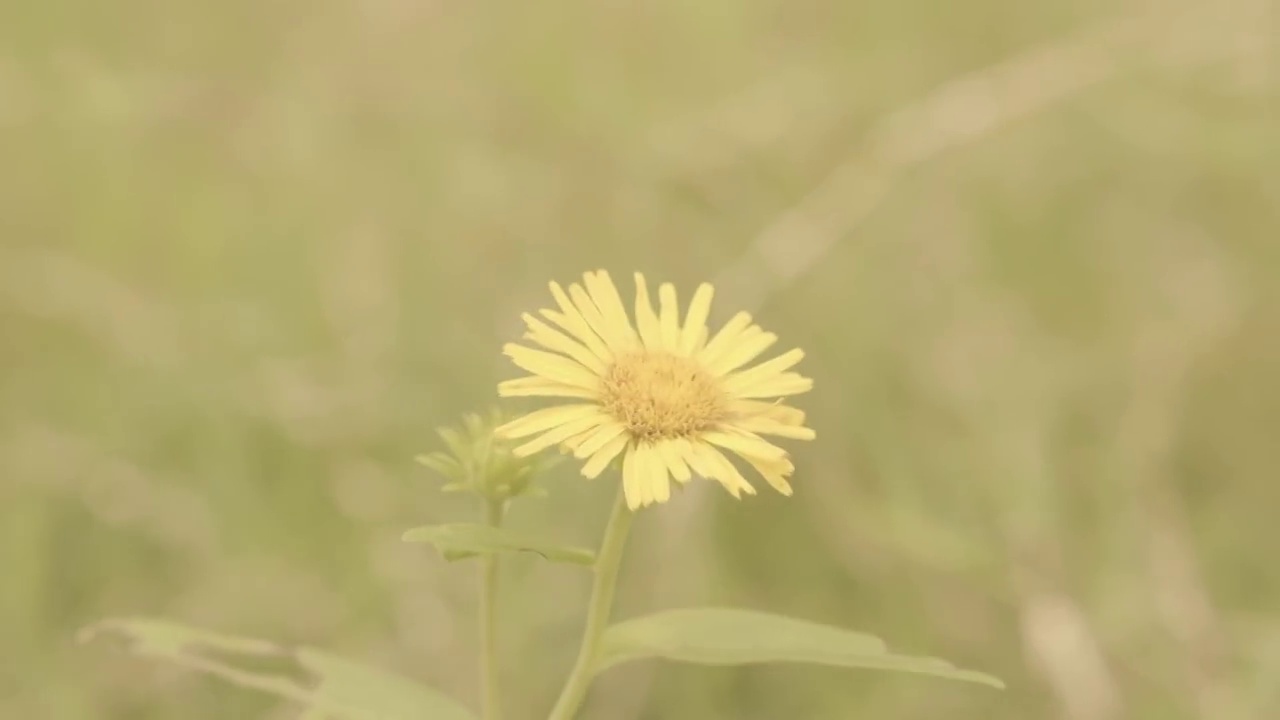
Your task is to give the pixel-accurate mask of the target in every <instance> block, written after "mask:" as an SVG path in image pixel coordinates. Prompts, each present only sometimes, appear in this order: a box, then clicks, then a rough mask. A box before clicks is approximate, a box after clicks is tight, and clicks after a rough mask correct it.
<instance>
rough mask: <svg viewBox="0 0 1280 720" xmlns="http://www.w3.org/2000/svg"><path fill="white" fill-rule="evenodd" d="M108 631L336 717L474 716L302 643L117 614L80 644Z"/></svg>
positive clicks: (165, 657) (451, 719)
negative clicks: (282, 642) (283, 642)
mask: <svg viewBox="0 0 1280 720" xmlns="http://www.w3.org/2000/svg"><path fill="white" fill-rule="evenodd" d="M99 637H108V638H114V639H116V640H118V641H123V642H124V643H125V644H126V647H127V649H128V650H129V651H130V652H133V653H134V654H137V655H141V656H144V657H149V658H154V659H157V660H162V661H166V662H170V663H173V664H176V665H179V666H182V667H185V668H188V669H190V670H195V671H197V672H202V673H206V674H209V675H213V676H216V677H219V678H221V679H223V680H226V681H228V682H230V683H232V684H235V685H239V686H240V687H246V688H251V689H254V690H258V691H261V692H265V693H268V694H271V695H275V696H276V697H280V698H285V699H287V700H292V701H294V702H297V703H300V704H302V705H304V706H305V707H306V708H308V710H310V711H311V714H312V716H313V717H322V716H323V717H331V718H335V719H338V718H340V719H341V720H419V719H420V718H432V719H433V720H475V716H474V715H473V714H472V713H471V712H470V711H468V710H467V709H466V708H464V707H463V706H461V705H459V704H458V703H456V702H455V701H453V700H452V699H450V698H448V697H446V696H445V695H443V694H441V693H439V692H437V691H435V690H433V689H431V688H429V687H426V686H423V685H419V684H417V683H415V682H412V681H410V680H407V679H405V678H403V677H401V676H399V675H395V674H391V673H387V672H384V671H382V670H379V669H377V668H374V667H371V666H369V665H364V664H362V663H358V662H353V661H351V660H346V659H343V658H341V657H338V656H336V655H332V654H329V653H327V652H323V651H321V650H316V649H314V648H309V647H285V646H282V645H278V644H276V643H272V642H268V641H266V640H259V639H256V638H244V637H235V636H231V635H222V634H220V633H214V632H210V631H208V630H201V629H199V628H193V627H189V626H186V625H179V624H177V623H172V622H168V621H166V620H158V619H151V618H117V619H111V620H104V621H102V622H100V623H98V624H96V625H93V626H91V627H88V628H85V629H84V630H82V631H81V633H80V640H81V642H87V641H89V640H92V639H95V638H99Z"/></svg>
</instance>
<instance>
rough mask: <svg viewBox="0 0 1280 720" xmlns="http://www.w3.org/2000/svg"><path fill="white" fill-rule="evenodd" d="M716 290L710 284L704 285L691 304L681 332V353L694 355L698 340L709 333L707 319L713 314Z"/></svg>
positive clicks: (699, 288)
mask: <svg viewBox="0 0 1280 720" xmlns="http://www.w3.org/2000/svg"><path fill="white" fill-rule="evenodd" d="M714 295H715V288H713V287H711V284H710V283H702V284H701V285H699V286H698V290H697V292H695V293H694V294H693V300H691V301H690V302H689V313H688V314H687V315H685V318H684V327H683V328H682V329H681V330H680V352H681V353H683V354H685V355H692V354H693V352H694V350H695V349H696V348H697V346H698V339H699V337H700V336H703V335H705V333H706V332H707V317H708V316H709V315H710V314H711V298H712V297H713V296H714Z"/></svg>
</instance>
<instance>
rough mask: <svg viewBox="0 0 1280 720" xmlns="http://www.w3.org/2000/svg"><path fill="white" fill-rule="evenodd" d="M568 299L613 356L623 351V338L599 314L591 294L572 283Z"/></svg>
mask: <svg viewBox="0 0 1280 720" xmlns="http://www.w3.org/2000/svg"><path fill="white" fill-rule="evenodd" d="M569 297H570V298H571V299H572V300H573V304H574V307H576V308H578V312H580V313H582V317H583V318H585V319H586V321H587V324H588V325H590V326H591V329H592V330H593V331H595V334H596V335H599V336H600V339H601V340H604V343H605V345H607V346H608V347H609V350H610V352H612V353H614V354H617V353H618V352H621V351H622V350H623V349H624V348H623V345H624V344H625V336H624V335H622V334H621V333H620V332H619V329H618V328H617V327H616V326H615V325H614V324H613V323H611V322H609V321H608V320H606V319H605V316H604V315H603V314H602V313H601V312H600V308H598V307H596V303H595V301H594V300H592V299H591V294H590V293H588V292H587V291H586V290H585V289H583V287H582V286H581V285H579V284H578V283H574V284H572V285H570V286H569Z"/></svg>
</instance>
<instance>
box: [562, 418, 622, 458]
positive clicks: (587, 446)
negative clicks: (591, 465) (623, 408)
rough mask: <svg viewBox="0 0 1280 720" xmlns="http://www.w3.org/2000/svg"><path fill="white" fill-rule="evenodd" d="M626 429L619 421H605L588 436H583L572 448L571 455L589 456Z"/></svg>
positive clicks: (578, 456)
mask: <svg viewBox="0 0 1280 720" xmlns="http://www.w3.org/2000/svg"><path fill="white" fill-rule="evenodd" d="M626 431H627V428H626V426H625V425H623V424H622V423H620V422H616V421H615V422H609V423H605V424H604V425H601V426H600V427H598V428H596V430H595V431H593V432H592V433H591V434H590V435H589V436H588V437H585V438H583V440H582V442H581V443H579V444H578V445H577V447H576V448H575V449H574V451H573V455H574V457H577V458H578V459H582V458H587V457H591V456H592V455H595V454H596V452H597V451H598V450H600V448H602V447H604V446H605V445H608V444H609V442H610V441H612V440H613V439H614V438H616V437H618V436H619V435H621V434H623V433H624V432H626Z"/></svg>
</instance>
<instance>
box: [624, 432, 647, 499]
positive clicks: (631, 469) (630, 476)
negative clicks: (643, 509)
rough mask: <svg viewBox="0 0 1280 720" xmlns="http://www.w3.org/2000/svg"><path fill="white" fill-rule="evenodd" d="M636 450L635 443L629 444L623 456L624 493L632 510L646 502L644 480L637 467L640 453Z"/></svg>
mask: <svg viewBox="0 0 1280 720" xmlns="http://www.w3.org/2000/svg"><path fill="white" fill-rule="evenodd" d="M636 450H637V448H636V447H635V446H634V445H629V446H627V454H626V455H624V456H623V457H622V493H623V495H625V496H626V499H627V507H628V508H629V509H631V510H636V509H638V508H639V507H640V506H641V505H643V504H644V484H643V482H644V481H643V479H642V478H641V477H640V469H639V468H637V467H636V465H637V460H638V455H639V453H637V452H636Z"/></svg>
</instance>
